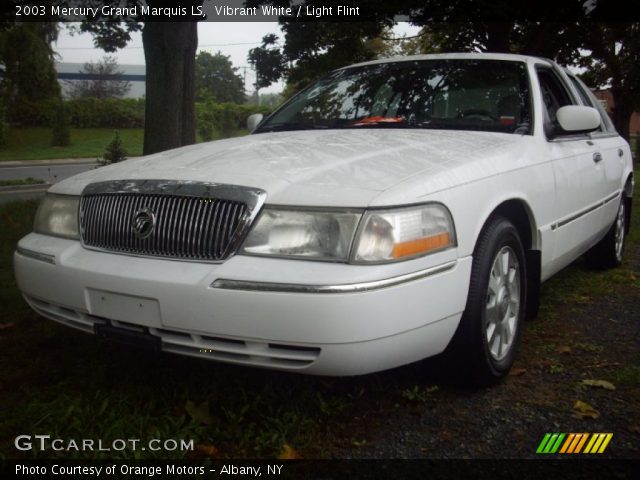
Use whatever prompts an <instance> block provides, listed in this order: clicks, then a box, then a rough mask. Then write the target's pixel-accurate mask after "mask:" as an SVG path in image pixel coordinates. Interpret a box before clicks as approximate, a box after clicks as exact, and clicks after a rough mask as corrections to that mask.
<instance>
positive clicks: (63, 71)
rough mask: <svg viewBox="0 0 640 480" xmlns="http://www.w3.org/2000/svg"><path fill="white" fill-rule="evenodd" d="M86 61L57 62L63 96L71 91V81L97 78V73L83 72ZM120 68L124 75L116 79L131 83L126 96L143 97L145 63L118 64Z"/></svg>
mask: <svg viewBox="0 0 640 480" xmlns="http://www.w3.org/2000/svg"><path fill="white" fill-rule="evenodd" d="M83 67H84V63H56V70H57V72H58V83H59V84H60V88H61V89H62V94H63V96H65V97H66V96H67V93H68V91H69V82H74V81H79V80H97V79H98V78H96V76H95V75H91V74H87V73H83V72H82V68H83ZM118 70H119V71H121V72H122V75H118V76H116V77H115V79H116V80H126V81H128V82H130V83H131V88H130V89H129V91H128V92H127V94H126V95H125V98H141V97H144V93H145V85H146V84H145V75H146V68H145V66H144V65H118Z"/></svg>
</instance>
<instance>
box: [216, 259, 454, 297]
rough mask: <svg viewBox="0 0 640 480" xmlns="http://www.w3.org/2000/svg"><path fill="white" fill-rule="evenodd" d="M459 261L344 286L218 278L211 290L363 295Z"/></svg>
mask: <svg viewBox="0 0 640 480" xmlns="http://www.w3.org/2000/svg"><path fill="white" fill-rule="evenodd" d="M457 263H458V262H457V260H453V261H451V262H448V263H444V264H442V265H438V266H436V267H431V268H427V269H425V270H419V271H417V272H412V273H406V274H404V275H398V276H397V277H391V278H385V279H383V280H373V281H370V282H362V283H347V284H342V285H307V284H298V283H274V282H254V281H250V280H230V279H226V278H218V279H217V280H216V281H214V282H213V283H212V284H211V288H220V289H223V290H250V291H257V292H280V293H361V292H369V291H371V290H379V289H381V288H388V287H393V286H396V285H401V284H403V283H407V282H411V281H414V280H420V279H423V278H426V277H431V276H433V275H437V274H439V273H444V272H447V271H449V270H452V269H453V268H454V267H455V266H456V264H457Z"/></svg>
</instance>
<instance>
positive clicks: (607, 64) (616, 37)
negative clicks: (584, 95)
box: [573, 22, 640, 140]
mask: <svg viewBox="0 0 640 480" xmlns="http://www.w3.org/2000/svg"><path fill="white" fill-rule="evenodd" d="M583 28H584V31H583V34H584V41H583V43H582V45H580V47H581V50H580V51H579V52H577V53H576V54H575V55H574V56H573V60H574V63H575V64H576V65H577V66H579V67H582V68H584V69H585V72H584V73H583V74H582V79H583V80H584V81H585V83H586V84H587V85H588V86H589V87H591V88H594V89H601V88H607V87H609V88H611V94H612V95H613V103H614V107H613V115H612V117H613V123H614V124H615V126H616V129H617V130H618V132H619V133H620V135H622V136H623V137H624V138H626V139H627V140H629V139H630V133H631V132H629V121H630V119H631V115H632V114H633V112H634V111H638V110H640V22H634V23H616V24H600V23H598V24H589V25H584V26H583Z"/></svg>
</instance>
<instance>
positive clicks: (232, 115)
mask: <svg viewBox="0 0 640 480" xmlns="http://www.w3.org/2000/svg"><path fill="white" fill-rule="evenodd" d="M271 110H272V109H271V108H270V107H269V106H266V105H251V104H247V105H237V104H233V103H220V104H218V103H214V102H211V101H207V102H201V103H197V104H196V125H197V131H198V134H199V135H200V138H202V140H204V141H209V140H212V139H213V137H214V132H219V133H220V134H221V135H222V136H223V137H226V136H229V135H230V134H231V133H232V132H233V131H235V130H238V129H244V128H246V121H247V118H248V117H249V115H251V114H252V113H262V114H265V115H266V114H268V113H270V112H271Z"/></svg>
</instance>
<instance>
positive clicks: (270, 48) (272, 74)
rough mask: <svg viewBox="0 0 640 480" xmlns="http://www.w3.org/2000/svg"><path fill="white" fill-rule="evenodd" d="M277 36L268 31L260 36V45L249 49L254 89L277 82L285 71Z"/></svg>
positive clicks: (284, 60) (285, 67)
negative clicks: (254, 80) (267, 33)
mask: <svg viewBox="0 0 640 480" xmlns="http://www.w3.org/2000/svg"><path fill="white" fill-rule="evenodd" d="M277 42H278V37H277V36H276V35H275V34H273V33H270V34H269V35H265V36H264V37H262V45H260V46H259V47H256V48H252V49H251V50H249V56H248V62H249V64H250V65H251V66H252V67H253V69H254V70H255V71H256V83H255V87H256V90H258V89H260V88H265V87H268V86H269V85H271V84H272V83H274V82H277V81H278V80H279V79H280V77H282V76H283V75H284V74H285V73H286V72H287V63H286V59H285V58H284V56H283V54H282V52H281V51H280V49H278V48H276V46H275V45H276V44H277Z"/></svg>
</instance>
